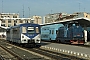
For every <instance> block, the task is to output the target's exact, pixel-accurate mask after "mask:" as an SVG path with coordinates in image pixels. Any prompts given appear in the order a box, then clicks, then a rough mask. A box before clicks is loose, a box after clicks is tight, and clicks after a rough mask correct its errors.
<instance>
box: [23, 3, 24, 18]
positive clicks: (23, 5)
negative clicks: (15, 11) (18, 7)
mask: <svg viewBox="0 0 90 60" xmlns="http://www.w3.org/2000/svg"><path fill="white" fill-rule="evenodd" d="M23 18H24V5H23Z"/></svg>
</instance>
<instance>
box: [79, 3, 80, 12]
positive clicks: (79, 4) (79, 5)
mask: <svg viewBox="0 0 90 60" xmlns="http://www.w3.org/2000/svg"><path fill="white" fill-rule="evenodd" d="M79 12H80V3H79Z"/></svg>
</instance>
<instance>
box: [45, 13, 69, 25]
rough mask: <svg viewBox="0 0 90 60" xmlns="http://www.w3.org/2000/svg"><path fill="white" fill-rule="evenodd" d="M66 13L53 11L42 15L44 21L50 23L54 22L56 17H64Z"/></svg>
mask: <svg viewBox="0 0 90 60" xmlns="http://www.w3.org/2000/svg"><path fill="white" fill-rule="evenodd" d="M66 15H67V13H54V14H47V15H46V16H44V23H51V22H55V21H56V20H57V19H58V18H62V17H65V16H66Z"/></svg>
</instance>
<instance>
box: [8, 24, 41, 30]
mask: <svg viewBox="0 0 90 60" xmlns="http://www.w3.org/2000/svg"><path fill="white" fill-rule="evenodd" d="M29 25H32V26H40V25H39V24H34V23H23V24H19V25H16V26H11V27H9V28H8V29H11V28H16V27H21V26H29Z"/></svg>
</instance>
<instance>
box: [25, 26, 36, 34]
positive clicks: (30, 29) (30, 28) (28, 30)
mask: <svg viewBox="0 0 90 60" xmlns="http://www.w3.org/2000/svg"><path fill="white" fill-rule="evenodd" d="M27 32H28V33H35V30H34V27H28V28H27Z"/></svg>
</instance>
